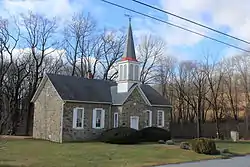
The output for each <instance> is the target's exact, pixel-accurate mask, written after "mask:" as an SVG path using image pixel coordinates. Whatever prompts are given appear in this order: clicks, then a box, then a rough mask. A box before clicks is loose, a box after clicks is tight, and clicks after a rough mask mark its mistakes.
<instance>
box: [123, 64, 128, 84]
mask: <svg viewBox="0 0 250 167" xmlns="http://www.w3.org/2000/svg"><path fill="white" fill-rule="evenodd" d="M127 78H128V77H127V64H125V65H124V80H127Z"/></svg>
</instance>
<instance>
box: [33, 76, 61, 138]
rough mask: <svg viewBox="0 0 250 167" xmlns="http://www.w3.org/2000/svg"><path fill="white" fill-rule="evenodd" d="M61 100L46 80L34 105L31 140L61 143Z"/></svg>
mask: <svg viewBox="0 0 250 167" xmlns="http://www.w3.org/2000/svg"><path fill="white" fill-rule="evenodd" d="M61 113H62V100H61V99H60V97H59V96H58V94H57V92H56V90H55V88H54V86H53V85H52V83H51V82H50V81H49V80H47V81H46V83H45V85H44V88H43V89H42V91H41V93H40V95H39V96H38V98H37V100H36V101H35V103H34V123H33V138H35V139H45V140H51V141H54V142H61V141H62V140H61Z"/></svg>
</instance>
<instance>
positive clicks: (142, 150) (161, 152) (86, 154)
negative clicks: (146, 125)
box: [0, 139, 250, 167]
mask: <svg viewBox="0 0 250 167" xmlns="http://www.w3.org/2000/svg"><path fill="white" fill-rule="evenodd" d="M218 146H219V147H221V148H229V149H230V151H232V152H234V153H242V154H243V153H244V154H245V153H250V143H221V142H220V143H218ZM0 147H2V148H0V149H1V150H0V166H1V167H4V166H5V167H7V166H8V167H12V166H16V167H17V166H27V167H52V166H53V167H58V166H60V167H63V166H65V167H66V166H67V167H75V166H77V167H78V166H79V167H125V166H126V167H142V166H151V165H156V164H167V163H177V162H186V161H194V160H202V159H211V158H218V157H219V156H208V155H201V154H196V153H194V152H193V151H187V150H181V149H179V146H168V145H160V144H140V145H111V144H104V143H98V142H96V143H94V142H93V143H65V144H56V143H52V142H48V141H39V140H31V139H23V140H9V141H7V142H6V143H4V144H3V143H0Z"/></svg>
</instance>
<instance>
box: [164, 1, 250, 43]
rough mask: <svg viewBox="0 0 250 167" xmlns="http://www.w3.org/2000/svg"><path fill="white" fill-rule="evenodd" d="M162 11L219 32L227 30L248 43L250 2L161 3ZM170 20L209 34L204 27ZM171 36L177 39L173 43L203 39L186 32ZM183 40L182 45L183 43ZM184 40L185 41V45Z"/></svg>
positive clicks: (172, 32) (173, 32) (194, 41)
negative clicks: (225, 28) (223, 28)
mask: <svg viewBox="0 0 250 167" xmlns="http://www.w3.org/2000/svg"><path fill="white" fill-rule="evenodd" d="M161 5H162V7H163V9H165V10H167V11H170V12H173V13H176V14H178V15H181V16H183V17H186V18H189V19H191V20H195V21H198V22H199V23H202V24H205V25H208V26H212V27H215V28H216V29H221V28H222V27H228V28H229V32H228V33H230V34H232V35H234V36H237V37H239V38H243V39H246V40H250V31H249V28H250V15H249V6H250V1H248V0H242V1H241V2H240V3H239V2H238V1H234V0H229V1H228V0H220V1H218V0H204V1H200V0H189V1H186V0H168V1H165V0H161ZM169 19H170V20H171V21H173V22H176V23H178V24H180V25H185V27H188V28H191V29H193V28H194V29H195V30H198V31H199V32H203V33H206V34H208V33H209V34H210V33H211V31H210V32H208V31H207V30H204V29H203V28H198V27H197V26H195V25H193V24H191V23H187V22H185V21H183V20H180V19H177V18H174V17H172V16H170V17H169ZM170 32H171V33H170V34H172V35H171V36H170V37H169V38H170V39H171V37H172V36H174V37H175V38H176V41H177V42H176V43H177V44H178V42H179V43H180V44H182V43H184V44H185V43H189V44H195V43H197V42H199V41H200V40H202V39H203V37H197V36H195V35H192V34H190V33H188V32H182V33H180V32H179V31H178V32H177V30H170ZM190 38H191V39H192V40H190ZM182 41H183V42H182ZM186 41H187V42H186Z"/></svg>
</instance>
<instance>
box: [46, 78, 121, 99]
mask: <svg viewBox="0 0 250 167" xmlns="http://www.w3.org/2000/svg"><path fill="white" fill-rule="evenodd" d="M48 77H49V79H50V81H51V82H52V84H53V85H54V87H55V89H56V90H57V92H58V94H59V95H60V96H61V98H62V99H63V100H66V101H67V100H71V101H86V102H99V103H111V102H112V97H111V92H110V86H112V85H115V84H116V83H115V82H111V81H105V80H97V79H86V78H83V77H75V76H64V75H55V74H48Z"/></svg>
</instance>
